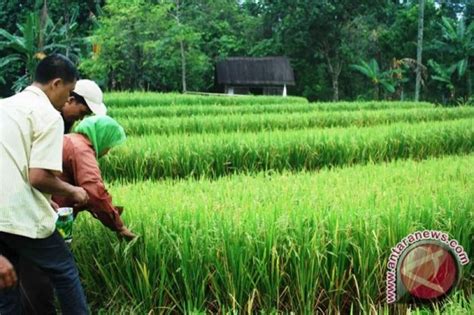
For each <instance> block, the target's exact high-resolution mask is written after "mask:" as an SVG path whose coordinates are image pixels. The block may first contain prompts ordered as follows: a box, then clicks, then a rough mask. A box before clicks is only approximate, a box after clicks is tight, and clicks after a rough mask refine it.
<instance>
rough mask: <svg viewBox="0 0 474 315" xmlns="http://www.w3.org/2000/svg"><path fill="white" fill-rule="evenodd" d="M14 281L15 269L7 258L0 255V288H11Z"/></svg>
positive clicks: (15, 280)
mask: <svg viewBox="0 0 474 315" xmlns="http://www.w3.org/2000/svg"><path fill="white" fill-rule="evenodd" d="M16 282H17V278H16V272H15V269H14V268H13V266H12V264H11V263H10V262H9V261H8V259H6V258H5V257H3V256H1V255H0V289H5V288H11V287H13V286H14V285H15V284H16Z"/></svg>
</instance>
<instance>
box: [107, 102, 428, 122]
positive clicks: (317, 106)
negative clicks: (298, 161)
mask: <svg viewBox="0 0 474 315" xmlns="http://www.w3.org/2000/svg"><path fill="white" fill-rule="evenodd" d="M434 107H435V106H434V105H433V104H430V103H425V102H420V103H415V102H353V103H350V102H342V103H310V104H305V103H302V104H298V103H295V104H260V103H255V104H252V105H246V106H241V105H228V106H221V105H172V106H147V107H146V106H134V107H110V106H109V110H108V114H109V115H110V116H112V117H114V118H144V117H149V118H150V117H173V116H178V117H186V116H196V115H233V114H271V113H314V112H321V111H324V112H327V111H329V112H333V111H360V110H386V109H398V110H405V109H412V108H434Z"/></svg>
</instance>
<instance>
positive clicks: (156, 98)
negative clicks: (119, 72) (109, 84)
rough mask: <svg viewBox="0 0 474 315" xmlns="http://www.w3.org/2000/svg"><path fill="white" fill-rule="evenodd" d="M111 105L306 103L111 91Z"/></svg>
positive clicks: (285, 99)
mask: <svg viewBox="0 0 474 315" xmlns="http://www.w3.org/2000/svg"><path fill="white" fill-rule="evenodd" d="M105 103H106V104H107V105H108V106H110V107H124V106H140V107H143V106H171V105H177V104H179V105H184V106H190V105H220V106H229V105H246V106H247V105H254V104H302V103H303V104H304V103H308V100H307V99H306V98H304V97H296V96H289V97H281V96H244V95H235V96H230V95H192V94H178V93H150V92H111V93H107V94H106V95H105Z"/></svg>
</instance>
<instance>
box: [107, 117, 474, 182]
mask: <svg viewBox="0 0 474 315" xmlns="http://www.w3.org/2000/svg"><path fill="white" fill-rule="evenodd" d="M473 150H474V119H460V120H454V121H443V122H427V123H418V124H409V123H396V124H392V125H388V126H375V127H368V128H357V127H350V128H331V129H306V130H291V131H271V132H260V133H255V134H254V133H228V134H193V135H171V136H155V135H150V136H145V137H130V138H129V139H128V140H127V143H126V144H125V145H123V146H121V147H119V148H117V149H116V150H115V151H114V152H113V153H111V154H109V155H108V156H107V158H105V159H103V160H102V163H101V165H102V168H101V169H102V170H103V175H104V176H105V177H106V178H107V179H109V180H114V179H117V180H143V179H163V178H167V177H171V178H186V177H196V178H198V177H202V176H205V177H210V178H213V177H220V176H225V175H229V174H235V173H240V172H244V173H254V172H258V171H283V170H292V171H300V170H314V169H320V168H323V167H333V166H342V165H354V164H359V163H362V164H363V163H367V162H371V161H374V162H383V161H390V160H396V159H406V158H411V159H416V160H420V159H425V158H428V157H436V156H441V155H448V154H466V153H470V152H472V151H473Z"/></svg>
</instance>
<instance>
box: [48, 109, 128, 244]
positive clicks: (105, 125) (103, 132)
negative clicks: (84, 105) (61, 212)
mask: <svg viewBox="0 0 474 315" xmlns="http://www.w3.org/2000/svg"><path fill="white" fill-rule="evenodd" d="M125 139H126V136H125V132H124V130H123V128H122V126H120V125H119V123H118V122H116V121H115V120H114V119H113V118H111V117H109V116H90V117H87V118H85V119H83V120H82V121H81V122H80V123H79V124H78V125H77V127H76V128H75V129H74V133H72V134H67V135H65V136H64V144H63V173H62V174H61V176H60V178H61V179H62V180H63V181H66V182H68V183H70V184H72V185H75V186H80V187H82V188H84V189H85V190H86V192H87V194H88V195H89V202H88V204H87V205H86V206H84V207H81V208H74V214H75V215H77V212H79V211H81V210H86V209H87V210H88V211H89V212H90V213H91V214H92V215H93V216H94V217H95V218H97V219H99V220H100V221H101V222H102V224H104V225H105V226H107V227H108V228H110V229H111V230H113V231H116V232H117V233H118V235H119V236H122V237H125V238H127V239H132V238H134V237H135V235H134V234H133V233H132V232H131V231H130V230H129V229H127V227H126V226H125V225H124V224H123V222H122V219H121V218H120V213H119V211H118V210H119V209H118V208H116V207H115V206H114V205H113V204H112V196H111V195H110V194H109V193H108V192H107V190H106V189H105V185H104V181H103V180H102V176H101V174H100V169H99V163H98V161H97V160H98V159H99V158H100V157H102V156H104V155H105V154H107V152H109V150H110V149H112V148H113V147H115V146H118V145H120V144H122V143H123V142H125ZM53 201H54V202H56V203H57V204H58V205H59V206H60V207H72V206H73V202H72V201H71V200H68V199H67V198H65V197H63V196H53Z"/></svg>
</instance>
